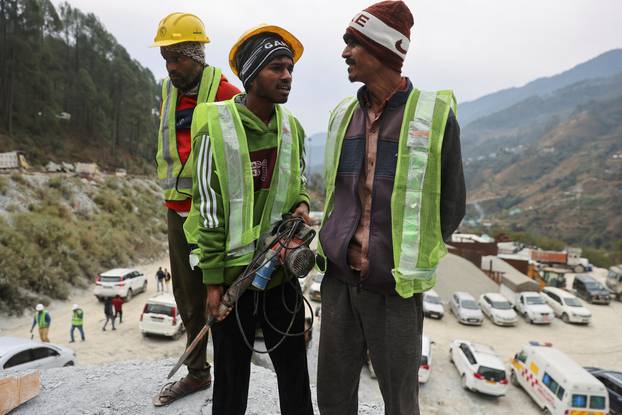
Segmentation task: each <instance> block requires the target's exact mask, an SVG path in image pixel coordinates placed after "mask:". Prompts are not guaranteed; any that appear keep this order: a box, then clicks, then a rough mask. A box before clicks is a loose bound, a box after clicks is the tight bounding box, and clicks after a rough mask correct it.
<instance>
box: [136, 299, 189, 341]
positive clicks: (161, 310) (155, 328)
mask: <svg viewBox="0 0 622 415" xmlns="http://www.w3.org/2000/svg"><path fill="white" fill-rule="evenodd" d="M138 327H139V328H140V332H141V333H142V335H143V336H146V335H148V334H158V335H161V336H167V337H172V338H173V339H178V338H179V337H181V335H182V333H183V332H184V325H183V323H182V321H181V316H180V315H179V310H178V309H177V304H176V303H175V298H174V297H173V295H172V294H168V293H162V294H158V295H156V296H155V297H151V298H150V299H149V300H147V303H146V304H145V307H144V308H143V312H142V313H141V314H140V322H139V323H138Z"/></svg>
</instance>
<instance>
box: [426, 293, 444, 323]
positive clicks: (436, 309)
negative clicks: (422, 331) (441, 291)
mask: <svg viewBox="0 0 622 415" xmlns="http://www.w3.org/2000/svg"><path fill="white" fill-rule="evenodd" d="M444 314H445V310H444V309H443V302H442V301H441V297H439V295H438V294H437V293H436V291H434V290H430V291H427V292H425V293H423V315H424V316H426V317H434V318H438V319H439V320H440V319H441V318H443V315H444Z"/></svg>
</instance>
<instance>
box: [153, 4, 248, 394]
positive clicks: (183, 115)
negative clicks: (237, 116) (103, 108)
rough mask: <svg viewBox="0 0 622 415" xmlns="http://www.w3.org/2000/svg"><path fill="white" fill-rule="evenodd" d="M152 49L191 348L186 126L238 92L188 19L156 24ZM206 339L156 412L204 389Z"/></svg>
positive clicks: (200, 290)
mask: <svg viewBox="0 0 622 415" xmlns="http://www.w3.org/2000/svg"><path fill="white" fill-rule="evenodd" d="M154 40H155V41H154V44H153V45H152V46H154V47H159V48H160V53H161V55H162V57H163V58H164V60H165V62H166V71H167V72H168V75H169V77H168V78H167V79H165V80H164V81H163V82H162V107H161V115H160V128H159V134H158V150H157V154H156V163H157V173H158V179H159V183H160V186H161V187H162V189H163V193H164V200H165V202H164V204H165V205H166V207H167V208H168V209H167V211H168V213H167V221H168V242H169V258H170V264H171V270H172V275H173V295H174V296H175V301H176V303H177V307H178V308H179V312H180V315H181V318H182V321H183V323H184V327H185V328H186V333H187V341H188V343H190V342H191V341H192V339H193V338H194V337H195V336H196V335H197V333H198V332H199V331H200V330H201V328H202V327H203V325H204V324H205V312H204V310H205V304H206V290H205V287H204V286H203V284H202V283H201V273H200V272H199V271H198V270H193V269H192V268H191V267H190V264H189V262H188V257H189V254H190V250H191V248H190V247H189V246H188V243H187V241H186V238H185V236H184V232H183V224H184V222H185V220H186V217H187V216H188V212H189V211H190V206H191V202H192V176H193V171H194V169H193V166H192V157H191V156H190V155H191V152H192V145H191V139H190V126H191V123H192V118H193V113H194V108H195V107H196V106H197V105H198V104H201V103H205V102H213V101H222V100H226V99H229V98H231V97H233V96H234V95H236V94H238V93H239V92H240V91H239V90H238V89H237V88H236V87H235V86H233V85H231V84H230V83H229V82H228V81H227V79H226V78H225V77H224V76H223V75H222V73H221V70H220V69H218V68H215V67H213V66H209V65H207V63H206V61H205V51H204V44H205V43H208V42H209V38H208V37H207V36H206V34H205V27H204V26H203V22H201V20H200V19H199V18H198V17H196V16H194V15H192V14H188V13H172V14H170V15H168V16H166V17H165V18H164V19H162V20H161V21H160V24H159V26H158V31H157V33H156V36H155V39H154ZM206 347H207V336H206V337H205V338H204V339H203V341H202V342H201V344H200V345H199V346H198V347H196V348H195V349H194V351H193V353H191V354H190V356H189V357H188V359H187V360H186V362H185V364H186V366H187V368H188V375H187V376H185V377H184V378H182V379H180V380H178V381H176V382H173V383H171V384H168V385H165V387H163V388H162V390H161V391H160V393H159V394H158V395H156V396H155V397H154V399H153V403H154V405H156V406H162V405H167V404H169V403H171V402H173V401H174V400H176V399H179V398H181V397H183V396H185V395H188V394H191V393H194V392H196V391H199V390H202V389H206V388H208V387H209V386H210V385H211V383H212V376H211V373H210V371H211V367H210V365H209V363H207V361H206V355H205V353H206Z"/></svg>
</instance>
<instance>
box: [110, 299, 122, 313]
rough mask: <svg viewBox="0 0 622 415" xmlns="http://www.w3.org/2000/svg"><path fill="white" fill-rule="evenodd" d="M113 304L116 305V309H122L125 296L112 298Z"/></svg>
mask: <svg viewBox="0 0 622 415" xmlns="http://www.w3.org/2000/svg"><path fill="white" fill-rule="evenodd" d="M112 306H113V307H114V311H121V308H122V307H123V298H121V297H114V298H113V299H112Z"/></svg>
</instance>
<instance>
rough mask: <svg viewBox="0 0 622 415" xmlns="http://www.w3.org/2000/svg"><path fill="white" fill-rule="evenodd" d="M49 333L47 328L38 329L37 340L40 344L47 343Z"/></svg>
mask: <svg viewBox="0 0 622 415" xmlns="http://www.w3.org/2000/svg"><path fill="white" fill-rule="evenodd" d="M49 331H50V328H49V327H39V338H40V339H41V341H42V342H45V343H49V342H50V339H49V337H48V332H49Z"/></svg>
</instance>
